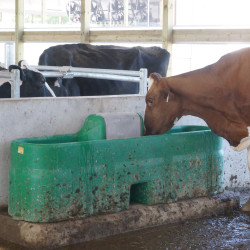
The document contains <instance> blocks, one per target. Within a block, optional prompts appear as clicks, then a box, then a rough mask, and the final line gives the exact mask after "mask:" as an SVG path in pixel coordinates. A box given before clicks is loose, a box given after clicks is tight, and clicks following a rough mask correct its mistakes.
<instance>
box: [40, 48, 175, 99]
mask: <svg viewBox="0 0 250 250" xmlns="http://www.w3.org/2000/svg"><path fill="white" fill-rule="evenodd" d="M169 57H170V54H169V53H168V52H167V51H166V50H164V49H161V48H158V47H149V48H144V47H133V48H127V47H120V46H112V45H101V46H95V45H90V44H65V45H58V46H54V47H50V48H48V49H46V50H45V51H44V52H43V53H42V55H41V56H40V58H39V65H49V66H73V67H82V68H99V69H122V70H139V69H140V68H147V69H148V73H149V74H150V73H152V72H158V73H160V74H162V75H166V72H167V67H168V62H169ZM77 81H78V83H79V88H80V92H81V95H112V94H134V93H138V92H139V87H138V84H137V83H133V82H119V81H109V80H97V79H83V78H78V79H77Z"/></svg>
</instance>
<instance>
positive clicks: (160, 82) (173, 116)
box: [144, 73, 181, 135]
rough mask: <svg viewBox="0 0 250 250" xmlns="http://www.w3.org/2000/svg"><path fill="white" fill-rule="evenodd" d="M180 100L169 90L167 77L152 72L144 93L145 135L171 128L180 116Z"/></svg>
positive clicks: (159, 132) (160, 132)
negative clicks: (145, 93) (147, 88)
mask: <svg viewBox="0 0 250 250" xmlns="http://www.w3.org/2000/svg"><path fill="white" fill-rule="evenodd" d="M180 114H181V101H180V99H179V98H178V97H177V96H176V95H175V94H174V93H173V92H172V91H171V89H170V87H169V85H168V80H167V78H163V77H162V76H161V75H160V74H157V73H152V74H150V76H149V90H148V93H147V95H146V110H145V119H144V125H145V130H146V133H145V134H146V135H151V134H162V133H164V132H166V131H168V130H169V129H171V128H172V127H173V126H174V124H175V122H176V121H177V120H178V119H179V118H180V117H181V115H180Z"/></svg>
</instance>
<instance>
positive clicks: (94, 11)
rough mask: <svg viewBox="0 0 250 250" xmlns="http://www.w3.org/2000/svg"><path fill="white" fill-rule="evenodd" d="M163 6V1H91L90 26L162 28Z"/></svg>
mask: <svg viewBox="0 0 250 250" xmlns="http://www.w3.org/2000/svg"><path fill="white" fill-rule="evenodd" d="M126 3H127V5H126ZM161 6H162V0H126V1H125V0H91V17H90V24H91V27H92V28H105V27H106V28H107V27H110V28H112V27H120V28H124V27H127V28H129V27H134V26H136V27H149V26H160V22H161V18H160V17H161Z"/></svg>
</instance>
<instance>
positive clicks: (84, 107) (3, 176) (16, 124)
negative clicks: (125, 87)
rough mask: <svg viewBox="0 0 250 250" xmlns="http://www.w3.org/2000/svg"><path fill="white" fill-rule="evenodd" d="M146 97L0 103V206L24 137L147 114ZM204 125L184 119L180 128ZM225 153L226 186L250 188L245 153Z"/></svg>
mask: <svg viewBox="0 0 250 250" xmlns="http://www.w3.org/2000/svg"><path fill="white" fill-rule="evenodd" d="M144 110H145V101H144V96H140V95H134V96H116V97H115V96H113V97H68V98H31V99H28V98H22V99H6V100H4V99H1V100H0V206H1V205H6V204H7V202H8V171H9V167H10V143H11V141H12V140H14V139H17V138H22V137H33V136H45V135H46V136H51V135H55V134H68V133H75V132H77V131H78V130H79V129H80V128H81V127H82V125H83V123H84V120H85V119H86V117H87V116H88V115H89V114H95V113H99V112H129V111H134V112H138V113H140V114H141V115H143V114H144ZM184 124H187V125H188V124H192V125H195V124H198V125H200V124H202V125H204V124H205V123H204V122H203V121H202V120H200V119H198V118H194V117H184V118H182V119H181V120H180V121H179V122H178V124H177V125H184ZM223 146H224V149H225V186H228V187H250V183H249V180H250V174H249V172H248V168H247V160H246V152H245V151H244V152H242V153H236V152H233V151H232V150H231V149H230V147H229V145H228V143H227V142H226V141H225V142H224V145H223Z"/></svg>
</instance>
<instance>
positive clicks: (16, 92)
mask: <svg viewBox="0 0 250 250" xmlns="http://www.w3.org/2000/svg"><path fill="white" fill-rule="evenodd" d="M11 81H12V83H11V98H20V71H19V70H18V69H13V70H11Z"/></svg>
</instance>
